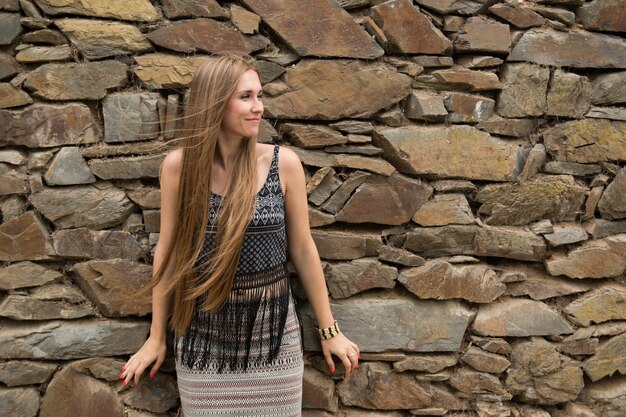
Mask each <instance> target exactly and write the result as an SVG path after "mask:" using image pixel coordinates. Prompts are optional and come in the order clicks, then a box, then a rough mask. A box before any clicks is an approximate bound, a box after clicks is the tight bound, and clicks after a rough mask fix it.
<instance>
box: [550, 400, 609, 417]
mask: <svg viewBox="0 0 626 417" xmlns="http://www.w3.org/2000/svg"><path fill="white" fill-rule="evenodd" d="M551 416H552V417H598V416H597V415H596V414H595V413H594V412H593V411H592V410H591V409H590V408H589V407H587V406H584V405H582V404H576V403H566V404H565V406H564V407H563V409H562V410H557V411H555V412H554V413H553V414H551Z"/></svg>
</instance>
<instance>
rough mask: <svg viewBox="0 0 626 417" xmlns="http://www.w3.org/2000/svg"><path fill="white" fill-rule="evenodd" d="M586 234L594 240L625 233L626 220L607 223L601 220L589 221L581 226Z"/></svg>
mask: <svg viewBox="0 0 626 417" xmlns="http://www.w3.org/2000/svg"><path fill="white" fill-rule="evenodd" d="M583 226H584V227H585V230H586V231H587V233H589V234H590V235H591V236H593V237H594V238H595V239H602V238H603V237H607V236H611V235H617V234H620V233H626V220H622V221H619V222H609V221H606V220H602V219H591V220H589V221H587V222H585V223H584V224H583Z"/></svg>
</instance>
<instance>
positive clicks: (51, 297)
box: [0, 286, 96, 321]
mask: <svg viewBox="0 0 626 417" xmlns="http://www.w3.org/2000/svg"><path fill="white" fill-rule="evenodd" d="M56 288H57V287H56V286H52V288H49V287H48V286H45V287H39V288H38V289H37V291H33V292H32V293H31V294H29V295H20V294H9V295H8V296H7V297H6V298H5V299H4V300H3V301H2V303H0V316H2V317H8V318H10V319H13V320H21V321H24V320H54V319H77V318H80V317H86V316H94V315H95V314H96V312H95V310H94V309H93V308H92V307H91V306H90V305H89V304H87V303H85V302H86V301H87V300H86V299H85V298H84V296H82V294H80V292H77V290H75V289H73V288H71V287H67V288H68V290H67V292H68V293H67V294H63V293H62V292H61V291H59V290H58V289H56Z"/></svg>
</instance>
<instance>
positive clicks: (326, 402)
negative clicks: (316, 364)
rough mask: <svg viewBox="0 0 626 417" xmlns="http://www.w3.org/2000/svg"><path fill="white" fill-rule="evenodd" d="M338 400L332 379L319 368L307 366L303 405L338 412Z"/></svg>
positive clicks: (303, 387)
mask: <svg viewBox="0 0 626 417" xmlns="http://www.w3.org/2000/svg"><path fill="white" fill-rule="evenodd" d="M338 402H339V401H338V398H337V396H336V395H335V384H334V383H333V381H332V379H330V378H327V377H326V376H325V375H324V374H323V373H322V372H320V371H318V370H315V369H312V368H305V369H304V375H303V378H302V407H303V408H316V409H322V410H328V411H335V412H336V411H337V409H338Z"/></svg>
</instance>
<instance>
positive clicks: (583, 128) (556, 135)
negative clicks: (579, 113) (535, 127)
mask: <svg viewBox="0 0 626 417" xmlns="http://www.w3.org/2000/svg"><path fill="white" fill-rule="evenodd" d="M625 137H626V122H612V121H610V120H602V119H583V120H573V121H570V122H565V123H560V124H558V125H555V126H553V127H551V128H549V129H548V130H547V131H546V132H544V135H543V138H544V143H545V145H546V149H547V150H548V152H550V153H552V154H553V155H554V156H555V157H556V159H557V160H558V161H568V162H578V163H583V164H585V163H594V162H602V161H614V160H626V139H624V138H625Z"/></svg>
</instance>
